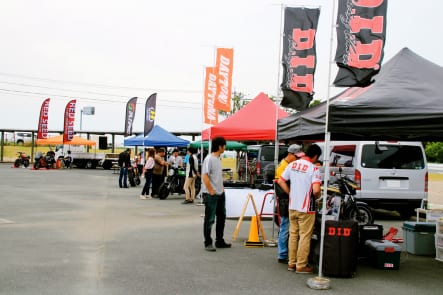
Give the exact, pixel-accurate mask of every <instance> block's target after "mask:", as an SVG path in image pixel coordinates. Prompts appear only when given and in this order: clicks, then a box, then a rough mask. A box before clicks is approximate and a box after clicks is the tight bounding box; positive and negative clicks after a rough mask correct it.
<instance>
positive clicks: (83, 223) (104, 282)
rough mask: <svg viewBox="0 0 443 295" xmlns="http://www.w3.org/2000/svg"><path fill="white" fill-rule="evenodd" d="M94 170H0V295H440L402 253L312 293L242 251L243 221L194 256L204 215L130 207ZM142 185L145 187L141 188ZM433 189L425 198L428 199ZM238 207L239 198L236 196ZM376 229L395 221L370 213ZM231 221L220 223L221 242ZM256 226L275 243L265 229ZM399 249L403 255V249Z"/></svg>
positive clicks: (132, 197) (135, 200) (105, 174)
mask: <svg viewBox="0 0 443 295" xmlns="http://www.w3.org/2000/svg"><path fill="white" fill-rule="evenodd" d="M117 178H118V175H117V174H113V173H112V171H106V170H101V169H95V170H87V169H72V170H46V171H45V170H39V171H34V170H30V169H20V168H17V169H13V168H10V165H9V164H1V165H0V200H1V201H0V294H2V295H3V294H8V295H15V294H20V295H28V294H29V295H31V294H32V295H37V294H45V295H51V294H63V295H69V294H79V295H80V294H81V295H84V294H106V295H113V294H118V295H120V294H242V295H243V294H318V293H320V292H321V293H322V294H341V295H344V294H377V295H380V294H403V295H406V294H439V295H440V294H442V292H443V280H442V278H443V277H442V275H443V262H439V261H437V260H435V258H434V257H429V256H417V255H412V254H408V253H406V252H405V251H403V252H402V253H401V255H400V269H399V270H382V269H377V268H375V267H373V266H372V265H371V264H370V263H368V262H367V261H366V262H365V261H360V263H359V264H358V267H357V273H356V275H355V276H354V277H353V278H348V279H345V278H329V279H330V287H331V288H330V289H329V290H313V289H310V288H309V287H308V286H307V280H308V279H309V278H313V277H315V275H309V274H295V273H292V272H288V271H287V270H286V265H283V264H279V263H277V260H276V257H277V248H276V247H264V248H246V247H244V246H243V242H244V241H245V240H247V239H248V236H249V228H250V221H249V220H244V221H243V222H242V224H241V225H240V230H239V233H238V236H237V239H236V240H235V241H233V246H232V248H231V249H218V250H217V251H216V252H206V251H204V248H203V233H202V231H203V230H202V227H203V226H202V225H203V218H202V214H203V213H204V207H203V206H197V205H195V204H194V205H182V204H181V202H182V201H183V200H184V196H183V195H174V196H170V197H169V198H168V199H166V200H158V199H153V200H139V194H140V191H141V186H138V187H135V188H129V189H120V188H118V185H117ZM143 181H144V180H143ZM433 187H437V186H433V185H432V183H431V185H430V189H432V188H433ZM245 199H246V196H245ZM376 218H377V219H376V223H379V224H382V225H383V226H384V229H385V232H386V231H387V229H389V228H390V227H396V228H398V229H399V234H398V235H397V237H402V231H401V227H402V224H403V220H401V219H400V218H399V217H398V215H396V214H391V213H390V212H378V213H377V217H376ZM237 222H238V220H237V219H228V220H227V222H226V229H225V238H226V239H227V240H228V241H230V240H231V239H232V235H233V233H234V230H235V228H236V225H237ZM263 226H264V229H265V233H266V235H267V238H268V239H272V238H273V237H274V238H276V236H277V232H276V230H277V229H276V228H274V229H273V223H272V221H271V220H264V221H263ZM402 246H403V248H404V245H402Z"/></svg>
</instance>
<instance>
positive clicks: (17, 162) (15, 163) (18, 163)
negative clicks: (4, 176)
mask: <svg viewBox="0 0 443 295" xmlns="http://www.w3.org/2000/svg"><path fill="white" fill-rule="evenodd" d="M20 164H21V163H20V160H19V159H17V160H15V162H14V167H15V168H18V167H20Z"/></svg>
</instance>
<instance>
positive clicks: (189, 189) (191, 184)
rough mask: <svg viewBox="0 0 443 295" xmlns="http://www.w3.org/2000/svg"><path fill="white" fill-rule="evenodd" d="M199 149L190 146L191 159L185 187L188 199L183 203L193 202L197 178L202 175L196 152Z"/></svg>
mask: <svg viewBox="0 0 443 295" xmlns="http://www.w3.org/2000/svg"><path fill="white" fill-rule="evenodd" d="M196 152H197V149H196V148H194V147H192V146H190V147H189V148H188V155H189V160H188V164H187V165H186V179H185V184H184V186H183V189H184V190H185V194H186V199H185V200H184V201H183V203H182V204H192V203H194V199H195V179H196V178H197V177H199V176H200V173H199V172H198V159H197V156H196V155H195V153H196Z"/></svg>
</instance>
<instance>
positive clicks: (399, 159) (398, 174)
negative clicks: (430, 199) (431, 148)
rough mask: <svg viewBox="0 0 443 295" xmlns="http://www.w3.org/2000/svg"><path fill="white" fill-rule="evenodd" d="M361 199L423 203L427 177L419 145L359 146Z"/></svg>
mask: <svg viewBox="0 0 443 295" xmlns="http://www.w3.org/2000/svg"><path fill="white" fill-rule="evenodd" d="M358 169H360V172H361V191H360V195H359V197H361V198H363V199H379V198H382V199H388V200H389V199H391V200H395V199H415V200H418V199H423V198H426V197H427V193H426V192H425V178H426V173H427V166H426V158H425V156H424V151H423V147H422V145H421V143H418V144H417V143H401V142H397V143H395V142H393V143H383V144H378V143H365V144H362V146H361V160H360V167H358Z"/></svg>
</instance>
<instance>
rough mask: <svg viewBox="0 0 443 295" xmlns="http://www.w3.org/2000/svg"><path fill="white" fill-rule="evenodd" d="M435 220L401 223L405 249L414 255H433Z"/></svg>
mask: <svg viewBox="0 0 443 295" xmlns="http://www.w3.org/2000/svg"><path fill="white" fill-rule="evenodd" d="M435 228H436V223H435V222H412V221H405V222H404V223H403V237H404V239H405V244H406V251H407V252H408V253H411V254H415V255H435V237H434V236H435Z"/></svg>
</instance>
